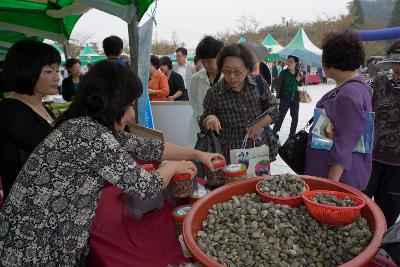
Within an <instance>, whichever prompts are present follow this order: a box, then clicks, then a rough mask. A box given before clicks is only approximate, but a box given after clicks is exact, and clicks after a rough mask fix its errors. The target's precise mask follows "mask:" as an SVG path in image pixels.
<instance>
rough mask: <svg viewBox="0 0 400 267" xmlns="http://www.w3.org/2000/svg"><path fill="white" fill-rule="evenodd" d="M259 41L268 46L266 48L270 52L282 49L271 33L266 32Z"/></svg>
mask: <svg viewBox="0 0 400 267" xmlns="http://www.w3.org/2000/svg"><path fill="white" fill-rule="evenodd" d="M261 43H262V44H263V45H264V46H265V47H266V48H268V50H269V52H270V53H271V54H272V53H277V52H279V51H280V50H282V49H283V47H282V46H281V45H280V44H279V43H278V41H277V40H276V39H275V38H274V37H273V36H272V35H271V34H268V35H267V36H266V37H265V39H264V40H263V41H262V42H261Z"/></svg>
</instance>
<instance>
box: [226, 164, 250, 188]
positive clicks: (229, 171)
mask: <svg viewBox="0 0 400 267" xmlns="http://www.w3.org/2000/svg"><path fill="white" fill-rule="evenodd" d="M246 174H247V168H246V165H244V164H241V163H237V164H229V165H226V166H225V167H224V169H223V170H222V175H223V176H224V181H225V184H228V183H231V182H235V181H239V180H242V179H245V178H246Z"/></svg>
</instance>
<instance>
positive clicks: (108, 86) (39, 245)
mask: <svg viewBox="0 0 400 267" xmlns="http://www.w3.org/2000/svg"><path fill="white" fill-rule="evenodd" d="M141 93H142V85H141V83H140V80H139V78H138V77H137V75H136V74H135V73H133V72H132V71H131V70H129V69H128V68H125V67H123V66H120V65H118V64H115V63H113V62H111V61H103V62H100V63H98V64H96V65H95V66H94V67H93V68H92V69H91V70H90V71H89V72H88V73H87V74H86V75H85V77H84V78H83V80H82V82H81V87H80V90H79V91H78V93H77V95H76V98H75V101H74V103H73V104H72V105H71V107H70V109H69V110H68V111H67V112H66V114H65V115H64V117H63V118H61V119H60V121H59V122H58V123H57V124H56V128H55V130H54V131H53V132H52V133H51V134H50V135H49V136H48V137H47V138H46V139H45V140H44V141H43V142H42V143H41V144H40V145H39V146H38V147H37V148H36V149H35V150H34V151H33V152H32V154H31V155H30V157H29V158H28V160H27V162H26V164H25V165H24V167H23V168H22V170H21V172H20V173H19V175H18V177H17V179H16V182H15V184H14V186H13V187H12V189H11V192H10V194H9V196H8V198H7V199H6V201H5V204H4V206H3V208H2V209H1V210H0V266H76V265H84V263H85V256H86V255H87V253H88V250H89V248H88V236H89V230H90V227H91V224H92V220H93V218H94V215H95V210H96V207H97V205H98V201H99V198H100V195H101V192H102V188H103V183H104V181H105V180H107V181H109V182H110V183H112V184H114V185H116V186H117V187H119V188H120V189H121V190H123V191H124V192H126V193H128V194H130V195H132V196H135V197H137V198H140V199H147V198H153V197H155V196H157V195H158V193H159V192H160V191H161V190H162V189H163V188H164V187H165V186H166V185H167V184H168V183H169V181H170V179H171V177H173V176H174V175H176V174H181V173H190V174H191V175H192V176H194V175H195V172H196V168H195V167H194V165H193V163H192V162H190V161H185V160H198V161H200V162H202V163H205V164H208V165H209V166H210V167H212V165H211V160H212V159H215V158H220V159H223V157H222V156H221V155H219V154H210V153H203V152H200V151H197V150H194V149H190V148H184V147H180V146H177V145H173V144H169V143H165V144H164V143H162V142H160V141H155V140H150V139H145V138H140V137H137V136H134V135H132V134H130V133H127V132H124V131H123V129H124V128H125V126H126V124H127V123H128V122H130V121H133V119H134V117H135V113H134V108H133V103H134V102H135V99H137V98H138V97H139V96H140V95H141ZM132 157H134V158H138V159H142V160H166V159H168V160H172V161H168V162H166V163H165V164H162V165H161V166H160V168H159V169H158V170H156V171H154V172H147V171H145V170H144V169H142V168H141V167H140V166H139V165H137V164H136V163H135V162H134V161H133V160H132Z"/></svg>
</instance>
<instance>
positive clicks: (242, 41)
mask: <svg viewBox="0 0 400 267" xmlns="http://www.w3.org/2000/svg"><path fill="white" fill-rule="evenodd" d="M246 41H247V40H246V39H245V38H244V37H243V36H240V39H239V41H238V43H239V44H241V43H244V42H246Z"/></svg>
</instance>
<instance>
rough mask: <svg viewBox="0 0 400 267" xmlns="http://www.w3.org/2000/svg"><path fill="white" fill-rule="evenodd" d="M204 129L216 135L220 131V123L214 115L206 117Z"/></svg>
mask: <svg viewBox="0 0 400 267" xmlns="http://www.w3.org/2000/svg"><path fill="white" fill-rule="evenodd" d="M204 127H205V128H206V129H208V130H211V131H213V132H216V133H217V134H219V132H220V131H221V130H222V127H221V122H220V121H219V119H218V118H217V117H216V116H215V115H208V116H207V117H206V118H205V119H204Z"/></svg>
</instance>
